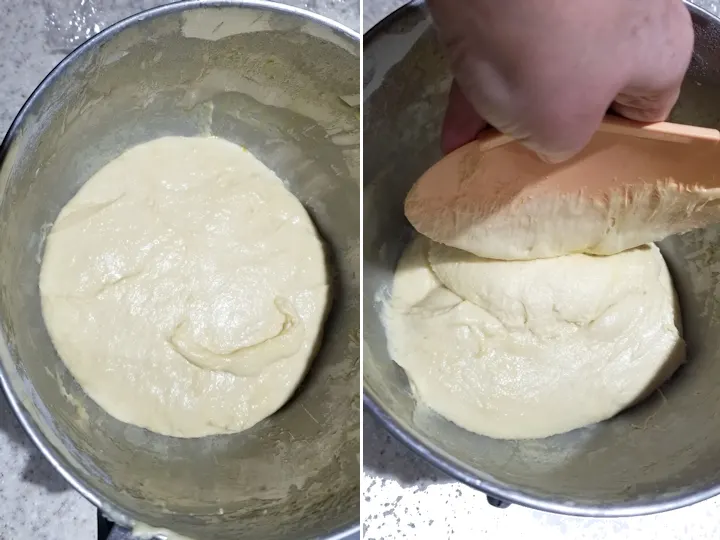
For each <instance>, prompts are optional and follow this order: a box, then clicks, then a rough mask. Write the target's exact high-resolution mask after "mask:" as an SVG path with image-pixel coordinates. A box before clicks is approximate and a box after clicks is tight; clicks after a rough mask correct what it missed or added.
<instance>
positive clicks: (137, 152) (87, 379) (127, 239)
mask: <svg viewBox="0 0 720 540" xmlns="http://www.w3.org/2000/svg"><path fill="white" fill-rule="evenodd" d="M40 293H41V298H42V309H43V316H44V318H45V322H46V324H47V328H48V331H49V334H50V337H51V338H52V341H53V343H54V345H55V347H56V349H57V351H58V354H59V355H60V357H61V358H62V359H63V361H64V362H65V364H66V365H67V367H68V369H69V370H70V371H71V372H72V374H73V375H74V377H75V378H76V379H77V381H78V382H79V383H80V385H81V386H82V387H83V389H84V390H85V391H86V392H87V394H88V395H89V396H90V397H91V398H92V399H93V400H95V401H96V402H97V403H98V404H99V405H100V406H101V407H103V408H104V409H105V410H106V411H107V412H108V413H109V414H111V415H112V416H114V417H115V418H117V419H119V420H122V421H124V422H128V423H132V424H136V425H138V426H141V427H145V428H148V429H150V430H152V431H155V432H158V433H162V434H165V435H172V436H177V437H198V436H203V435H210V434H216V433H226V432H235V431H241V430H244V429H247V428H249V427H251V426H253V425H254V424H256V423H257V422H259V421H260V420H262V419H263V418H265V417H267V416H269V415H270V414H272V413H273V412H275V411H276V410H277V409H278V408H280V407H281V406H282V405H283V404H284V403H285V402H286V401H287V400H288V399H289V398H290V396H291V394H292V393H293V391H294V390H295V388H296V387H297V385H298V384H299V382H300V380H301V379H302V377H303V375H304V373H305V371H306V369H307V367H308V364H309V361H310V359H311V357H312V355H313V354H314V352H315V349H316V345H317V343H318V341H319V339H320V334H321V329H322V323H323V320H324V317H325V314H326V311H327V307H328V272H327V269H326V266H325V256H324V252H323V248H322V244H321V241H320V239H319V237H318V234H317V231H316V229H315V227H314V225H313V223H312V222H311V220H310V218H309V216H308V214H307V212H306V211H305V209H304V208H303V206H302V205H301V204H300V202H299V201H298V200H297V199H296V198H295V197H294V196H293V195H292V194H291V193H290V192H289V191H288V190H287V189H286V188H285V187H284V186H283V184H282V182H281V181H280V180H279V179H278V178H277V176H275V174H274V173H273V172H272V171H270V170H269V169H268V168H267V167H265V166H264V165H263V164H262V163H260V161H258V160H257V159H256V158H255V157H253V156H252V154H250V153H249V152H247V151H246V150H245V149H243V148H241V147H239V146H236V145H234V144H232V143H230V142H227V141H224V140H222V139H217V138H183V137H164V138H161V139H157V140H154V141H151V142H148V143H144V144H142V145H139V146H137V147H135V148H132V149H131V150H129V151H127V152H126V153H124V154H123V155H121V156H120V157H118V158H117V159H115V160H114V161H112V162H111V163H110V164H108V165H107V166H105V167H104V168H103V169H101V170H100V171H99V172H98V173H97V174H95V176H93V177H92V178H91V179H90V180H89V181H88V182H87V183H86V184H85V185H84V186H83V187H82V189H81V190H80V191H79V193H78V194H77V195H76V196H75V197H74V198H73V199H72V200H71V201H70V202H69V203H68V204H67V205H66V206H65V207H64V208H63V210H62V211H61V212H60V215H59V216H58V219H57V221H56V222H55V224H54V226H53V228H52V231H51V233H50V235H49V237H48V240H47V247H46V249H45V255H44V259H43V264H42V269H41V274H40Z"/></svg>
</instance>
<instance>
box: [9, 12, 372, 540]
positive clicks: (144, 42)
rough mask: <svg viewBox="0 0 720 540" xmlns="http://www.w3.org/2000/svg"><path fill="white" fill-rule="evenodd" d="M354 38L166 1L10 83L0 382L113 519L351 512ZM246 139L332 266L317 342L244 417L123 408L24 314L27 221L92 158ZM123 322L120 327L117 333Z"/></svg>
mask: <svg viewBox="0 0 720 540" xmlns="http://www.w3.org/2000/svg"><path fill="white" fill-rule="evenodd" d="M359 71H360V70H359V36H358V35H357V34H355V33H353V32H351V31H350V30H348V29H346V28H343V27H342V26H340V25H338V24H335V23H334V22H332V21H329V20H327V19H324V18H322V17H319V16H316V15H313V14H310V13H307V12H304V11H301V10H298V9H294V8H291V7H288V6H282V5H279V4H272V3H268V2H259V1H247V2H227V1H225V2H222V1H220V2H212V1H211V2H200V1H193V2H183V3H179V4H171V5H168V6H164V7H161V8H158V9H154V10H151V11H148V12H145V13H142V14H139V15H137V16H135V17H132V18H131V19H128V20H125V21H123V22H121V23H119V24H118V25H116V26H113V27H111V28H109V29H108V30H106V31H104V32H103V33H101V34H100V35H98V36H96V37H95V38H93V39H91V40H90V41H89V42H87V43H85V44H84V45H83V46H81V47H80V48H79V49H78V50H76V51H75V52H73V53H72V54H71V55H70V56H69V57H68V58H67V59H65V60H64V61H63V62H62V63H61V64H60V65H59V66H58V67H57V68H56V69H55V70H54V71H53V72H52V73H51V74H50V75H49V76H48V78H46V79H45V80H44V81H43V82H42V84H41V85H40V86H39V87H38V89H37V90H36V91H35V93H34V94H33V95H32V97H31V98H30V99H29V100H28V102H27V103H26V105H25V106H24V107H23V109H22V111H21V112H20V114H19V115H18V117H17V119H16V120H15V122H14V123H13V125H12V127H11V129H10V131H9V132H8V134H7V137H6V138H5V141H4V143H3V146H2V150H1V151H0V159H1V162H0V196H1V197H2V198H1V199H0V261H2V263H0V318H1V319H2V339H1V340H0V375H1V377H0V379H1V380H2V386H3V388H4V390H5V392H6V394H7V397H8V399H9V401H10V403H11V405H12V407H13V408H14V409H15V411H16V413H17V415H18V417H19V418H20V421H21V422H22V424H23V426H24V427H25V428H26V430H27V431H28V433H29V434H30V436H31V437H32V439H33V440H34V441H35V443H36V444H37V445H38V446H39V447H40V449H41V450H42V451H43V452H44V454H45V456H46V457H47V458H48V459H49V460H50V461H51V462H52V463H53V465H55V467H57V469H58V470H59V471H60V472H61V473H62V474H63V476H64V477H65V478H66V479H67V480H68V481H69V482H70V483H71V484H72V485H73V486H74V487H75V488H77V489H78V490H79V491H80V492H81V493H82V494H84V495H85V496H86V497H87V498H88V499H89V500H90V501H92V502H93V503H94V504H96V505H97V506H98V507H100V508H101V509H102V510H103V511H104V512H105V513H106V514H108V515H109V516H110V517H111V518H112V519H114V520H115V521H116V522H119V523H120V524H123V525H128V526H132V525H133V524H135V523H136V522H140V523H144V524H147V525H149V526H151V527H158V528H167V529H171V530H173V531H176V532H177V533H179V534H182V535H186V536H190V537H193V538H198V539H209V538H212V539H217V540H223V539H227V540H230V539H232V540H237V539H242V538H253V539H256V538H262V539H286V538H287V539H293V540H296V539H299V538H317V537H324V538H329V537H333V538H336V537H339V536H341V535H343V534H344V533H347V532H349V531H354V530H357V527H358V521H359V470H358V469H359V465H358V455H359V448H360V442H359V441H360V438H359V431H360V416H359V408H360V396H359V394H360V392H359V384H360V381H359V345H358V332H359V323H360V320H359V319H360V313H359V286H360V283H359V228H360V226H359V223H360V219H359V217H360V216H359V202H360V186H359V113H358V107H359V88H360V82H359V76H360V74H359ZM210 133H211V134H214V135H217V136H220V137H224V138H227V139H229V140H231V141H235V142H237V143H240V144H242V145H244V146H246V147H247V148H249V149H250V150H251V151H252V152H253V153H254V154H255V155H257V156H258V157H259V158H260V159H261V160H262V161H264V162H265V163H266V164H267V165H268V166H269V167H270V168H272V169H273V170H274V171H276V172H277V173H278V175H279V176H280V177H281V178H283V179H285V180H286V181H287V185H288V186H289V188H290V189H291V190H292V191H293V193H295V194H296V195H297V196H298V197H299V198H300V200H301V201H302V202H303V203H304V204H305V205H306V207H307V208H308V209H309V211H310V213H311V214H312V216H313V218H314V219H315V222H316V224H317V226H318V228H319V230H320V231H321V234H322V235H323V236H324V238H325V240H326V241H327V246H328V252H329V253H328V255H329V257H330V259H331V264H332V266H333V268H334V269H335V271H336V273H335V283H334V304H333V308H332V312H331V314H330V318H329V321H328V323H327V325H326V327H325V334H324V341H323V344H322V348H321V350H320V352H319V354H318V355H317V357H316V358H315V361H314V362H313V364H312V367H311V369H310V372H309V373H308V375H307V377H306V379H305V380H304V382H303V384H302V386H301V388H300V389H299V390H298V391H297V393H296V395H295V396H294V397H293V398H292V400H291V401H290V402H289V403H288V404H287V405H286V406H285V407H284V408H283V409H281V410H280V411H279V412H277V413H276V414H274V415H273V416H271V417H270V418H268V419H267V420H265V421H263V422H261V423H260V424H259V425H257V426H255V427H254V428H252V429H250V430H249V431H247V432H244V433H240V434H235V435H224V436H216V437H209V438H200V439H176V438H171V437H164V436H160V435H157V434H153V433H150V432H148V431H145V430H143V429H140V428H137V427H134V426H131V425H126V424H123V423H121V422H119V421H117V420H115V419H113V418H112V417H110V416H109V415H108V414H106V413H105V412H104V411H103V410H101V409H100V408H99V407H98V406H97V405H96V404H95V403H94V402H93V401H91V400H90V399H89V398H88V397H87V396H86V395H85V394H84V393H83V391H82V390H81V388H80V387H79V386H78V384H77V383H76V382H75V380H74V379H73V377H72V376H71V375H70V374H69V373H68V371H67V370H66V369H65V366H64V364H63V363H62V362H61V361H60V359H59V358H58V356H57V354H56V353H55V351H54V349H53V346H52V344H51V342H50V340H49V338H48V335H47V332H46V329H45V325H44V323H43V319H42V316H41V312H40V301H39V296H38V271H39V267H40V262H41V259H42V249H43V241H44V238H45V234H46V233H47V231H48V228H49V225H50V224H51V223H52V222H53V220H54V219H55V217H56V216H57V214H58V212H59V211H60V209H61V207H62V206H63V205H64V204H65V203H66V202H67V201H68V200H69V199H70V198H71V197H72V196H73V194H74V193H75V192H76V191H77V190H78V188H79V187H80V186H81V185H82V184H83V182H85V181H86V180H87V179H88V178H89V177H90V176H91V175H92V174H93V172H94V171H96V170H98V168H100V167H101V166H103V165H104V164H105V163H107V162H108V161H110V160H111V159H113V158H114V157H116V156H118V155H119V154H120V153H121V152H123V151H124V150H126V149H127V148H128V147H130V146H133V145H135V144H137V143H140V142H142V141H146V140H149V139H152V138H155V137H158V136H162V135H166V134H174V135H204V134H210ZM128 339H132V336H128Z"/></svg>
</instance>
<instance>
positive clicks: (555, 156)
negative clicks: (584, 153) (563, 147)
mask: <svg viewBox="0 0 720 540" xmlns="http://www.w3.org/2000/svg"><path fill="white" fill-rule="evenodd" d="M535 153H536V154H537V156H538V157H539V158H540V159H541V160H542V161H544V162H545V163H552V164H556V163H562V162H563V161H567V160H568V159H570V158H571V157H573V156H574V155H575V154H574V152H557V153H546V152H537V151H536V152H535Z"/></svg>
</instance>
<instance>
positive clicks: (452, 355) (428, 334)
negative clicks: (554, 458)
mask: <svg viewBox="0 0 720 540" xmlns="http://www.w3.org/2000/svg"><path fill="white" fill-rule="evenodd" d="M385 324H386V326H387V336H388V341H389V347H390V353H391V356H392V357H393V358H394V360H395V361H396V362H397V363H398V364H399V365H400V366H402V367H403V368H404V369H405V371H406V372H407V374H408V378H409V379H410V382H411V384H412V386H413V390H414V392H415V393H416V395H417V396H418V397H419V398H420V400H421V401H422V402H424V403H425V404H426V405H428V406H429V407H430V408H432V409H434V410H435V411H437V412H438V413H440V414H442V415H443V416H445V417H446V418H448V419H449V420H451V421H453V422H455V423H456V424H458V425H460V426H461V427H464V428H466V429H468V430H470V431H474V432H476V433H480V434H483V435H488V436H491V437H496V438H533V437H546V436H550V435H554V434H557V433H563V432H566V431H570V430H572V429H575V428H578V427H581V426H585V425H588V424H591V423H594V422H598V421H600V420H604V419H606V418H610V417H611V416H613V415H615V414H617V413H618V412H620V411H621V410H623V409H625V408H626V407H628V406H629V405H631V404H633V403H634V402H636V401H638V400H639V399H641V398H642V397H644V396H645V395H646V394H647V393H648V392H650V391H652V390H654V389H655V388H656V387H657V386H658V385H659V384H660V383H662V382H663V381H664V380H665V379H667V378H668V377H669V376H670V375H671V374H672V373H673V371H674V370H675V369H676V368H677V367H678V366H679V365H680V364H681V363H682V362H683V361H684V358H685V346H684V342H683V340H682V338H681V335H680V330H679V328H680V320H679V309H678V305H677V301H676V298H675V293H674V290H673V288H672V283H671V280H670V275H669V272H668V269H667V266H666V264H665V261H664V260H663V258H662V255H661V254H660V251H659V250H658V248H657V247H656V246H655V245H653V244H650V245H645V246H641V247H639V248H636V249H632V250H629V251H626V252H623V253H619V254H617V255H614V256H612V257H596V256H591V255H582V254H576V255H567V256H564V257H558V258H554V259H543V260H536V261H497V260H490V259H481V258H479V257H476V256H475V255H472V254H470V253H467V252H464V251H460V250H457V249H454V248H450V247H447V246H443V245H441V244H437V243H435V242H432V241H431V240H429V239H427V238H424V237H421V236H419V237H417V238H416V239H415V240H414V241H413V242H412V243H411V245H410V246H409V247H408V248H407V250H406V251H405V253H404V254H403V257H402V258H401V260H400V263H399V265H398V268H397V271H396V274H395V281H394V284H393V291H392V298H391V300H390V302H389V303H388V305H387V306H386V310H385Z"/></svg>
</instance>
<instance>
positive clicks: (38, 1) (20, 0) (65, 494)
mask: <svg viewBox="0 0 720 540" xmlns="http://www.w3.org/2000/svg"><path fill="white" fill-rule="evenodd" d="M165 3H169V2H168V1H163V0H1V1H0V51H2V56H0V133H1V134H3V135H4V133H5V132H6V131H7V129H8V127H9V126H10V123H11V122H12V119H13V118H14V116H15V114H16V113H17V112H18V111H19V109H20V107H21V106H22V104H23V103H24V101H25V100H26V99H27V97H28V96H29V95H30V93H31V92H32V91H33V89H34V88H35V87H36V86H37V84H38V83H39V82H40V81H41V80H42V78H43V77H44V76H45V75H46V74H47V73H48V72H49V71H50V70H51V69H52V68H53V67H54V66H55V64H57V63H58V62H59V61H60V60H62V58H63V57H64V56H65V54H66V53H67V52H69V51H70V50H72V49H73V48H74V46H75V45H77V44H79V43H80V42H81V41H83V40H84V39H86V38H87V37H90V36H91V35H92V34H94V33H96V32H97V31H99V30H100V29H101V28H102V27H104V26H107V25H109V24H112V23H113V22H116V21H118V20H120V19H122V18H124V17H126V16H128V15H131V14H133V13H136V12H139V11H142V10H143V9H148V8H150V7H154V6H157V5H160V4H165ZM286 3H288V4H294V5H297V6H299V7H304V8H306V9H310V10H312V11H316V12H318V13H320V14H322V15H325V16H328V17H330V18H333V19H335V20H337V21H339V22H341V23H343V24H345V25H347V26H348V27H350V28H352V29H354V30H356V31H359V30H360V8H359V0H307V1H301V0H287V2H286ZM95 538H97V523H96V512H95V508H94V507H93V506H92V505H91V504H90V503H89V502H87V501H86V500H85V499H84V498H82V497H81V496H80V495H79V494H78V493H76V492H75V491H74V490H73V489H72V488H71V487H70V486H69V485H68V484H67V483H66V482H65V481H64V480H63V479H62V478H61V477H60V475H59V474H57V473H56V472H55V470H54V469H53V468H52V467H51V465H50V464H49V463H48V462H47V461H46V460H45V458H44V457H43V456H42V455H41V454H40V452H39V451H38V450H36V449H35V447H34V446H33V444H32V442H31V441H30V440H29V439H28V437H27V436H26V435H25V432H24V431H23V430H22V428H21V427H20V425H19V424H18V422H17V421H16V420H15V417H14V416H13V414H12V411H11V410H10V408H9V407H8V404H7V402H6V401H5V398H4V396H3V395H2V393H1V392H0V540H94V539H95Z"/></svg>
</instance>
